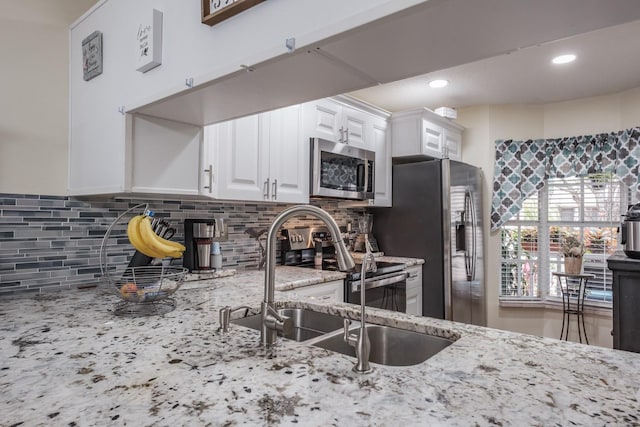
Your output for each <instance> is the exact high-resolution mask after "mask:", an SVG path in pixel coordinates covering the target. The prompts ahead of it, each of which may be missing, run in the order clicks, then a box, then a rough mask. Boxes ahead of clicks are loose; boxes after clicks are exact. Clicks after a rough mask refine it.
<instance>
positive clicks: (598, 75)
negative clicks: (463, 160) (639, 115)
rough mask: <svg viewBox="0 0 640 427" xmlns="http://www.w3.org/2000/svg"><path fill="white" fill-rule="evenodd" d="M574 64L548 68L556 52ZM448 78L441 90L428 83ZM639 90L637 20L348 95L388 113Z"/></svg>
mask: <svg viewBox="0 0 640 427" xmlns="http://www.w3.org/2000/svg"><path fill="white" fill-rule="evenodd" d="M564 53H574V54H576V55H577V57H578V58H577V60H576V61H575V62H573V63H571V64H565V65H562V66H558V65H553V64H551V62H550V61H551V59H552V58H553V57H555V56H557V55H559V54H564ZM436 78H438V79H446V80H449V82H450V84H449V86H447V87H446V88H443V89H432V88H430V87H429V86H428V84H427V83H428V82H429V81H430V80H433V79H436ZM635 87H640V21H634V22H631V23H627V24H623V25H618V26H613V27H609V28H606V29H602V30H597V31H593V32H589V33H585V34H582V35H578V36H573V37H569V38H566V39H562V40H558V41H554V42H550V43H545V44H542V45H539V46H534V47H529V48H525V49H520V50H517V51H514V52H511V53H509V54H506V55H500V56H496V57H493V58H489V59H484V60H481V61H477V62H472V63H469V64H465V65H461V66H457V67H453V68H449V69H445V70H441V71H436V72H432V73H429V74H424V75H421V76H418V77H412V78H409V79H405V80H400V81H397V82H393V83H388V84H383V85H378V86H375V87H372V88H369V89H364V90H359V91H356V92H352V93H351V95H353V96H355V97H357V98H359V99H362V100H364V101H366V102H369V103H371V104H374V105H377V106H379V107H382V108H384V109H386V110H388V111H391V112H395V111H402V110H407V109H413V108H418V107H428V108H431V109H435V108H438V107H442V106H447V107H452V108H462V107H467V106H472V105H482V104H514V103H522V104H541V103H550V102H558V101H566V100H571V99H577V98H584V97H590V96H597V95H603V94H607V93H615V92H619V91H622V90H626V89H631V88H635Z"/></svg>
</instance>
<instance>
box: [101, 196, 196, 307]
mask: <svg viewBox="0 0 640 427" xmlns="http://www.w3.org/2000/svg"><path fill="white" fill-rule="evenodd" d="M141 208H144V209H143V210H142V211H143V214H146V213H148V212H149V210H148V205H147V204H140V205H136V206H134V207H132V208H130V209H127V210H126V211H125V212H123V213H122V214H120V215H119V216H118V217H117V218H116V219H115V220H114V221H113V223H111V225H110V226H109V228H108V229H107V231H106V232H105V235H104V238H103V239H102V244H101V246H100V271H101V273H102V277H103V279H104V281H105V282H106V284H107V285H108V287H109V291H110V292H111V293H114V294H116V295H117V296H118V297H119V298H120V299H121V300H122V301H120V302H118V303H117V304H116V306H115V308H114V313H115V314H116V315H118V316H128V317H139V316H151V315H161V314H166V313H168V312H170V311H171V310H173V309H174V308H175V307H176V301H175V299H174V298H172V297H171V295H172V294H173V293H175V292H176V291H177V290H178V288H180V285H182V282H183V281H184V279H185V276H186V273H187V272H188V271H189V270H188V269H186V268H183V267H181V266H171V265H165V264H164V263H163V262H160V263H159V264H157V265H153V264H152V265H143V266H129V265H125V264H122V263H119V264H113V265H109V264H108V260H109V257H110V256H111V257H112V259H116V258H122V257H123V256H124V255H127V251H128V250H129V248H127V250H123V248H122V246H121V244H120V243H121V242H122V237H121V236H118V237H117V238H116V237H115V235H114V239H115V242H116V243H115V244H110V243H109V242H110V238H111V234H112V232H113V231H114V230H119V229H121V227H120V225H121V224H120V223H121V221H122V219H123V218H125V217H126V216H127V215H128V214H130V213H132V212H133V211H136V210H138V209H141ZM123 227H124V228H126V224H124V225H123ZM114 239H111V240H114ZM134 250H135V249H134ZM160 261H162V260H160ZM153 262H158V260H153Z"/></svg>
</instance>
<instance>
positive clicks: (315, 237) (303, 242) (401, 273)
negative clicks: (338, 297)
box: [280, 228, 408, 313]
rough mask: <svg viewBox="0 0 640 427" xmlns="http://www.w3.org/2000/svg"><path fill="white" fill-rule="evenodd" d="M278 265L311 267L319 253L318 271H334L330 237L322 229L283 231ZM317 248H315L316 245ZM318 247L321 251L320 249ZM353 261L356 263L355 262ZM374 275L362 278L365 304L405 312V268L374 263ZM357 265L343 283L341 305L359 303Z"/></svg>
mask: <svg viewBox="0 0 640 427" xmlns="http://www.w3.org/2000/svg"><path fill="white" fill-rule="evenodd" d="M282 236H283V238H284V239H283V240H282V242H281V243H282V249H281V251H280V263H281V264H282V265H288V266H294V267H305V268H318V267H315V264H314V257H315V254H316V253H317V252H318V251H319V250H321V252H322V260H323V262H322V269H323V270H337V268H336V262H335V258H334V254H335V250H334V248H333V244H332V243H331V241H332V239H331V235H330V234H328V232H327V231H326V229H322V228H294V229H287V230H283V232H282ZM316 245H317V246H316ZM320 247H321V249H320ZM356 262H357V261H356ZM376 266H377V269H376V271H375V272H368V273H366V276H365V286H366V292H365V297H366V301H365V305H367V306H369V307H376V308H383V309H386V310H392V311H400V312H403V313H404V312H406V309H407V296H406V287H407V282H406V279H407V276H408V273H407V271H406V265H405V264H403V263H393V262H384V261H377V262H376ZM360 271H361V264H356V266H355V268H354V269H353V270H352V271H351V272H348V273H347V277H346V278H345V281H344V296H345V302H348V303H352V304H360V277H361V273H360Z"/></svg>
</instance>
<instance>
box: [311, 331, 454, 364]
mask: <svg viewBox="0 0 640 427" xmlns="http://www.w3.org/2000/svg"><path fill="white" fill-rule="evenodd" d="M367 331H368V333H369V340H370V341H371V355H370V357H369V361H370V362H372V363H378V364H380V365H387V366H410V365H417V364H418V363H422V362H424V361H425V360H427V359H428V358H430V357H431V356H433V355H435V354H436V353H438V352H439V351H441V350H443V349H445V348H447V347H448V346H449V345H451V344H453V341H451V340H448V339H445V338H440V337H436V336H433V335H425V334H421V333H418V332H413V331H405V330H403V329H397V328H391V327H389V326H380V325H367ZM351 332H352V333H355V334H356V335H359V334H360V331H359V330H352V331H351ZM312 344H313V345H314V346H316V347H321V348H325V349H327V350H331V351H335V352H338V353H342V354H346V355H348V356H353V357H356V353H355V350H354V348H353V347H351V346H350V345H348V344H347V343H346V342H345V341H344V338H343V335H342V334H336V335H332V336H330V337H328V338H325V339H321V340H319V341H317V342H314V343H312Z"/></svg>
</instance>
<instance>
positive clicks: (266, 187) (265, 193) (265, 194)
mask: <svg viewBox="0 0 640 427" xmlns="http://www.w3.org/2000/svg"><path fill="white" fill-rule="evenodd" d="M262 197H263V198H264V199H268V198H269V178H267V179H266V181H265V182H264V185H263V187H262Z"/></svg>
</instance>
